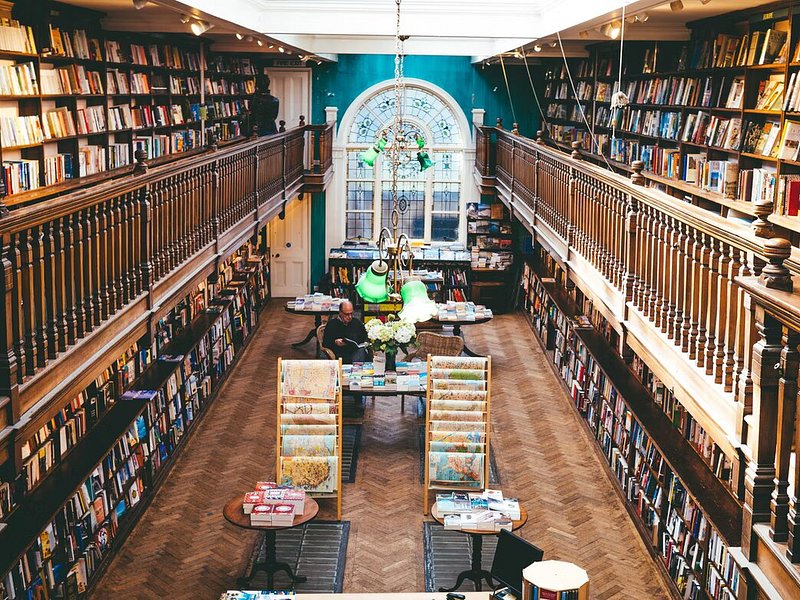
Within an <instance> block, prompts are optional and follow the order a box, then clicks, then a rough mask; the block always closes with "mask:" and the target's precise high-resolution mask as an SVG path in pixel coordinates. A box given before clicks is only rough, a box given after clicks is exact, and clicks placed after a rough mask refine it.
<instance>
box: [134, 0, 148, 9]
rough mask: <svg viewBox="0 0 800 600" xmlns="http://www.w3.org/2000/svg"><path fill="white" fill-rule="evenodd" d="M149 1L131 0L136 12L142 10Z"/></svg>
mask: <svg viewBox="0 0 800 600" xmlns="http://www.w3.org/2000/svg"><path fill="white" fill-rule="evenodd" d="M148 2H149V0H133V8H135V9H136V10H142V9H143V8H144V5H145V4H147V3H148Z"/></svg>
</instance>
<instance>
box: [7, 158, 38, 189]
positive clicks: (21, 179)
mask: <svg viewBox="0 0 800 600" xmlns="http://www.w3.org/2000/svg"><path fill="white" fill-rule="evenodd" d="M3 181H4V182H5V188H6V192H7V193H9V194H18V193H20V192H27V191H30V190H35V189H38V188H39V187H40V171H39V161H38V160H29V159H24V158H23V159H20V160H4V161H3Z"/></svg>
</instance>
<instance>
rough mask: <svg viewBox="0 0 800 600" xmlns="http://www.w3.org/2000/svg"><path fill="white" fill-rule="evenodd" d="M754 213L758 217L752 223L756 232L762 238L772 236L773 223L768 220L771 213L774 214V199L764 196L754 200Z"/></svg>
mask: <svg viewBox="0 0 800 600" xmlns="http://www.w3.org/2000/svg"><path fill="white" fill-rule="evenodd" d="M753 213H755V215H756V219H755V221H753V224H752V227H753V231H754V232H755V234H756V235H757V236H758V237H762V238H770V237H772V233H773V230H772V223H770V222H769V220H768V217H769V215H771V214H772V200H768V199H766V198H762V199H761V200H758V201H757V202H754V203H753Z"/></svg>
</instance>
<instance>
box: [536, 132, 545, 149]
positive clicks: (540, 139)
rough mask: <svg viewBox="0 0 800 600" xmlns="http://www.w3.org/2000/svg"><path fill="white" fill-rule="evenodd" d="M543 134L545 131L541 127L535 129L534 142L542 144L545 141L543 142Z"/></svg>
mask: <svg viewBox="0 0 800 600" xmlns="http://www.w3.org/2000/svg"><path fill="white" fill-rule="evenodd" d="M544 136H545V131H544V130H543V129H539V130H537V131H536V143H537V144H539V145H541V146H544V143H545V142H544Z"/></svg>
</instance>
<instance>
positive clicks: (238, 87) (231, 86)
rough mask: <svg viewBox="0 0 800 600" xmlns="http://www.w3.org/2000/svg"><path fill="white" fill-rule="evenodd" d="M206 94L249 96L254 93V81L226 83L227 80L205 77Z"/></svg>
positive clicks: (245, 80)
mask: <svg viewBox="0 0 800 600" xmlns="http://www.w3.org/2000/svg"><path fill="white" fill-rule="evenodd" d="M205 88H206V94H211V95H229V94H242V95H250V94H255V92H256V81H255V79H244V80H242V81H228V80H227V79H213V80H212V79H211V78H209V77H206V81H205Z"/></svg>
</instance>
